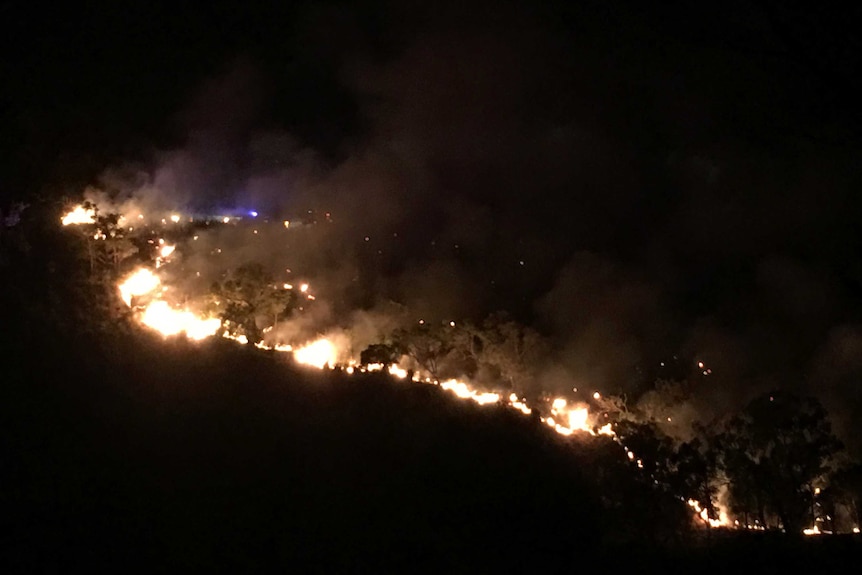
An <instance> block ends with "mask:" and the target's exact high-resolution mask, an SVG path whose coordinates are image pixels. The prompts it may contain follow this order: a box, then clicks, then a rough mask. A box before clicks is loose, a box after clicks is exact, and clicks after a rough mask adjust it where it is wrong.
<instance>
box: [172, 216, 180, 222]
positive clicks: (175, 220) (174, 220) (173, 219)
mask: <svg viewBox="0 0 862 575" xmlns="http://www.w3.org/2000/svg"><path fill="white" fill-rule="evenodd" d="M171 221H172V222H174V223H175V224H176V223H178V222H179V221H180V216H179V214H171Z"/></svg>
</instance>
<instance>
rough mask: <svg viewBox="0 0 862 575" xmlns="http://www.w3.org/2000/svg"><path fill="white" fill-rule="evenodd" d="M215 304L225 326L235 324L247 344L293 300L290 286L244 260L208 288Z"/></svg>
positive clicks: (287, 311)
mask: <svg viewBox="0 0 862 575" xmlns="http://www.w3.org/2000/svg"><path fill="white" fill-rule="evenodd" d="M210 292H211V296H212V298H213V304H214V307H215V308H216V309H217V310H218V315H219V317H220V318H221V319H222V321H223V322H225V326H226V329H228V330H232V329H234V327H235V331H236V335H244V336H245V337H246V338H247V340H248V343H249V344H255V343H258V342H260V341H261V340H262V339H263V328H262V327H261V325H263V326H264V327H266V326H275V325H276V324H277V323H278V319H279V318H280V317H284V316H285V315H286V314H288V313H289V312H290V311H291V309H292V307H293V304H294V302H295V300H296V296H295V294H293V292H292V291H291V290H288V289H284V288H283V287H282V286H279V285H277V284H276V283H275V280H274V279H273V277H272V275H271V274H270V273H269V272H267V271H266V269H264V267H263V266H262V265H260V264H257V263H247V264H244V265H241V266H239V267H237V268H235V269H232V270H230V271H229V272H228V273H227V274H226V275H225V277H224V278H222V280H221V281H217V282H215V283H213V285H212V288H211V290H210Z"/></svg>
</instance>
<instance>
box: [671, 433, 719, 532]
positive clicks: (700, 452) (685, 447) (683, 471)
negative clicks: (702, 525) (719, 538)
mask: <svg viewBox="0 0 862 575" xmlns="http://www.w3.org/2000/svg"><path fill="white" fill-rule="evenodd" d="M701 431H704V430H701ZM673 467H674V473H673V479H672V482H673V489H674V492H675V493H677V494H678V495H680V496H681V497H683V498H684V499H686V500H689V499H693V500H695V501H697V502H698V503H700V506H701V508H703V509H706V512H707V516H708V517H709V518H710V519H718V513H717V510H716V506H715V504H716V503H717V501H716V498H717V495H718V489H717V484H718V481H719V476H718V463H717V461H716V451H715V450H714V449H713V448H712V446H711V445H710V442H709V440H708V438H704V437H702V436H701V437H694V438H693V439H691V440H690V441H686V442H684V443H682V444H680V446H679V447H678V448H677V450H676V453H675V454H674V455H673Z"/></svg>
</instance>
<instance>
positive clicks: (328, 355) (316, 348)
mask: <svg viewBox="0 0 862 575" xmlns="http://www.w3.org/2000/svg"><path fill="white" fill-rule="evenodd" d="M293 357H294V359H296V361H297V362H298V363H301V364H303V365H310V366H312V367H317V368H321V369H322V368H324V367H326V366H327V365H328V366H333V365H335V362H336V360H337V359H338V357H337V352H336V349H335V346H334V345H333V344H332V342H331V341H329V340H328V339H326V338H321V339H318V340H317V341H315V342H312V343H310V344H308V345H307V346H305V347H301V348H299V349H296V350H294V351H293Z"/></svg>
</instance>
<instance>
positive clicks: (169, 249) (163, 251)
mask: <svg viewBox="0 0 862 575" xmlns="http://www.w3.org/2000/svg"><path fill="white" fill-rule="evenodd" d="M175 249H177V246H169V245H167V244H165V245H163V246H162V247H161V248H160V249H159V255H160V256H161V257H163V258H166V257H168V256H170V255H171V254H172V253H174V250H175Z"/></svg>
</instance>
